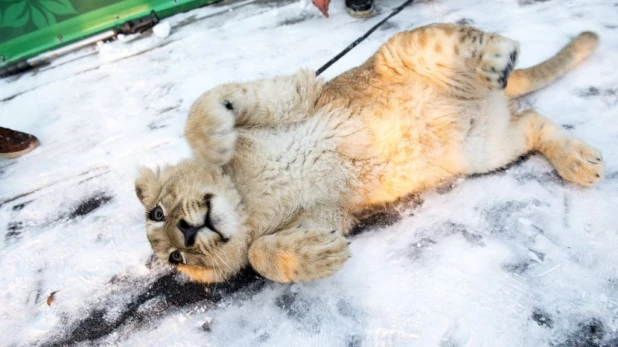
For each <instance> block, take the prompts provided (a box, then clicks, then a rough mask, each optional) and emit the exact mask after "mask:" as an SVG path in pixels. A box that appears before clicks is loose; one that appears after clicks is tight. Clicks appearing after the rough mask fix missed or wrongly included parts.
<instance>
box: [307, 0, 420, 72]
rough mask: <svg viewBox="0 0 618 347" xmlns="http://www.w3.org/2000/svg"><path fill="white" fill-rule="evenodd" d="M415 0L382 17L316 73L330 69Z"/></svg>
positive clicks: (409, 0) (410, 0)
mask: <svg viewBox="0 0 618 347" xmlns="http://www.w3.org/2000/svg"><path fill="white" fill-rule="evenodd" d="M413 2H414V0H408V1H406V2H404V3H403V4H401V5H399V6H398V7H396V8H395V9H394V10H393V12H391V14H389V15H388V16H387V17H386V18H384V19H382V20H381V21H380V22H379V23H378V24H376V25H374V26H373V27H372V28H371V29H369V30H368V31H367V32H366V33H365V34H364V35H363V36H361V37H359V38H357V39H356V40H355V41H354V42H352V43H351V44H350V45H349V46H348V47H346V48H345V49H344V50H343V51H341V52H339V54H337V55H336V56H335V57H333V58H332V59H331V60H329V61H328V62H327V63H326V64H324V65H322V67H320V68H319V69H318V70H317V71H316V75H317V76H319V75H320V74H321V73H322V72H324V71H325V70H326V69H328V68H329V67H330V66H331V65H333V64H334V63H335V62H337V60H339V59H341V57H343V56H344V55H346V54H347V53H348V52H349V51H351V50H352V49H353V48H354V47H356V46H357V45H358V44H359V43H361V42H363V40H365V39H366V38H367V37H369V35H371V34H372V33H373V32H374V31H376V29H378V28H379V27H380V26H381V25H382V24H384V23H385V22H386V21H387V20H389V19H391V18H392V17H393V16H394V15H396V14H397V13H399V12H401V10H403V9H404V8H406V6H408V5H410V4H411V3H413Z"/></svg>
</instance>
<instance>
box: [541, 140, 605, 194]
mask: <svg viewBox="0 0 618 347" xmlns="http://www.w3.org/2000/svg"><path fill="white" fill-rule="evenodd" d="M552 164H553V165H554V167H555V169H556V171H557V172H558V174H559V175H560V176H561V177H562V178H564V179H565V180H567V181H570V182H573V183H577V184H579V185H582V186H586V187H591V186H594V185H595V184H597V183H598V182H599V181H600V180H601V179H603V167H604V165H603V156H602V155H601V152H600V151H599V150H598V149H596V148H594V147H591V146H589V145H587V144H586V143H584V142H582V141H580V140H577V139H570V140H567V141H565V143H564V144H563V145H562V148H561V151H560V152H559V154H558V155H557V156H556V158H554V159H553V160H552Z"/></svg>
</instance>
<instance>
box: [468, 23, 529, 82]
mask: <svg viewBox="0 0 618 347" xmlns="http://www.w3.org/2000/svg"><path fill="white" fill-rule="evenodd" d="M481 54H482V55H483V56H482V58H481V61H480V63H479V65H478V67H477V75H478V76H479V79H480V81H481V83H482V84H484V85H486V86H487V87H488V88H489V89H490V90H501V89H504V88H506V84H507V82H508V79H509V76H510V75H511V72H513V69H514V68H515V64H516V63H517V57H518V56H519V43H517V41H513V40H511V39H507V38H505V37H502V36H499V35H496V34H492V35H489V42H487V45H485V47H484V48H483V50H482V51H481Z"/></svg>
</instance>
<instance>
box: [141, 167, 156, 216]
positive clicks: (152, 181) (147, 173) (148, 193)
mask: <svg viewBox="0 0 618 347" xmlns="http://www.w3.org/2000/svg"><path fill="white" fill-rule="evenodd" d="M160 192H161V183H159V170H157V172H156V173H155V172H154V171H152V170H151V169H149V168H146V167H140V168H139V176H138V177H137V179H136V180H135V195H137V198H138V199H139V201H140V202H141V203H142V205H144V206H146V207H152V206H153V205H154V204H155V203H156V202H157V201H156V200H157V197H158V196H159V193H160Z"/></svg>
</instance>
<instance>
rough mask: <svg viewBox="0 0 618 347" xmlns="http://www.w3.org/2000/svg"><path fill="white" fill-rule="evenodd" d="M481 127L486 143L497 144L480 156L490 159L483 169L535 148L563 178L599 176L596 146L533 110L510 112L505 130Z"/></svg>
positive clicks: (584, 180)
mask: <svg viewBox="0 0 618 347" xmlns="http://www.w3.org/2000/svg"><path fill="white" fill-rule="evenodd" d="M485 131H486V132H488V133H489V134H487V135H488V136H489V137H488V139H487V141H486V143H488V144H489V143H496V144H497V145H496V146H492V148H489V149H487V151H486V152H485V155H484V156H485V158H484V160H486V161H493V162H494V164H495V166H493V167H492V168H485V169H484V170H483V171H484V172H486V171H491V170H492V169H496V168H499V167H501V166H504V165H506V164H508V163H510V162H512V161H513V160H515V159H516V158H517V157H519V156H521V155H523V154H526V153H528V152H531V151H536V152H539V153H541V154H542V155H543V156H545V157H546V158H547V160H549V162H550V163H551V164H552V166H553V167H554V168H555V169H556V171H557V172H558V174H559V175H560V176H561V177H562V178H564V179H565V180H567V181H570V182H573V183H577V184H580V185H582V186H593V185H595V184H596V183H597V182H598V181H600V180H601V179H602V177H603V160H602V156H601V152H600V151H599V150H598V149H596V148H594V147H592V146H590V145H588V144H586V143H585V142H584V141H582V140H581V139H579V138H577V137H575V136H573V135H572V134H570V133H569V132H568V131H566V130H565V129H564V128H562V127H561V126H560V125H558V124H556V123H554V122H552V121H551V120H549V119H547V118H545V117H543V116H541V115H539V114H538V113H537V112H536V111H534V110H525V111H523V112H521V113H518V114H515V115H514V116H512V119H511V121H510V123H509V124H508V126H507V128H506V131H500V129H499V128H498V127H496V126H493V127H492V126H488V128H486V129H485ZM471 155H472V156H473V155H474V154H471ZM479 159H483V158H479Z"/></svg>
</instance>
